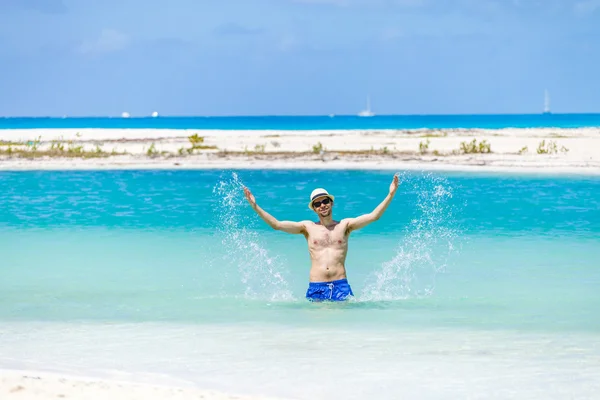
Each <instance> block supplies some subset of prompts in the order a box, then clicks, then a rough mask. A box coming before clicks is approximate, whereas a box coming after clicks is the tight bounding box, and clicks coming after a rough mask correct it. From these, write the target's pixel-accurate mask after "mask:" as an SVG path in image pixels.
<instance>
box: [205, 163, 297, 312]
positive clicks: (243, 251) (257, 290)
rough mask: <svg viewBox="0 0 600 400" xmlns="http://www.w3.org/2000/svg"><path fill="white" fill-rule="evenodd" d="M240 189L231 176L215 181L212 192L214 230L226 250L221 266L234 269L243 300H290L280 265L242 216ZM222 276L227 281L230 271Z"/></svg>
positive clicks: (236, 179)
mask: <svg viewBox="0 0 600 400" xmlns="http://www.w3.org/2000/svg"><path fill="white" fill-rule="evenodd" d="M243 188H244V184H243V182H242V180H241V179H240V177H239V176H238V175H237V174H236V173H235V172H233V173H232V176H231V178H228V179H224V180H221V181H219V182H218V183H217V185H216V186H215V187H214V190H213V193H214V194H215V195H217V196H218V197H219V199H218V201H217V204H219V205H218V207H216V213H217V215H216V218H217V220H218V221H219V225H218V228H217V230H218V232H219V233H220V234H221V236H222V238H223V239H222V240H221V243H222V245H223V246H224V248H225V250H226V255H225V256H224V258H225V261H226V263H225V264H226V265H230V266H237V267H238V275H239V279H240V280H241V282H242V284H243V285H244V295H245V297H247V298H251V299H266V300H272V301H274V300H291V299H293V295H292V292H291V290H290V289H289V284H288V281H287V279H286V278H285V274H286V271H285V267H284V265H285V264H284V262H283V261H282V260H280V259H279V258H278V257H276V256H272V255H271V254H270V252H269V250H268V249H267V248H266V246H265V244H264V243H262V242H261V240H260V239H259V235H258V233H257V232H256V231H254V230H252V220H251V219H250V218H248V217H247V216H244V215H243V214H242V207H243V206H244V205H245V204H246V200H245V198H244V195H243ZM224 274H225V275H226V277H227V276H228V275H229V277H230V271H224Z"/></svg>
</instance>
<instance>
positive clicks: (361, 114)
mask: <svg viewBox="0 0 600 400" xmlns="http://www.w3.org/2000/svg"><path fill="white" fill-rule="evenodd" d="M374 115H375V114H374V113H373V112H372V111H371V96H367V109H366V110H362V111H361V112H359V113H358V116H359V117H372V116H374Z"/></svg>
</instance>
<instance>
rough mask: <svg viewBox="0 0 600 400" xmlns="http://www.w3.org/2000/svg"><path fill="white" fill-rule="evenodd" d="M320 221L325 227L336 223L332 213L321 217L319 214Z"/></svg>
mask: <svg viewBox="0 0 600 400" xmlns="http://www.w3.org/2000/svg"><path fill="white" fill-rule="evenodd" d="M319 221H320V222H321V225H323V226H325V227H327V226H330V225H333V224H334V223H335V221H334V220H333V218H332V217H331V215H328V216H327V217H321V216H320V215H319Z"/></svg>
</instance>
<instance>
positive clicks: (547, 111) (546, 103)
mask: <svg viewBox="0 0 600 400" xmlns="http://www.w3.org/2000/svg"><path fill="white" fill-rule="evenodd" d="M544 114H550V94H548V90H546V91H545V93H544Z"/></svg>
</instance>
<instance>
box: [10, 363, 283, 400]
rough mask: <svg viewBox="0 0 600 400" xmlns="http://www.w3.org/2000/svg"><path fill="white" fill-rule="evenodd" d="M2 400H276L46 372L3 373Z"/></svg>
mask: <svg viewBox="0 0 600 400" xmlns="http://www.w3.org/2000/svg"><path fill="white" fill-rule="evenodd" d="M0 399H2V400H46V399H75V400H84V399H85V400H105V399H111V400H146V399H153V400H188V399H204V400H269V399H271V400H275V399H273V398H267V397H250V396H240V395H232V394H225V393H220V392H215V391H210V390H198V389H193V388H182V387H176V386H173V387H171V386H165V385H150V384H141V383H132V382H125V381H118V380H105V379H93V378H80V377H73V376H66V375H60V374H54V373H47V372H43V373H41V372H35V371H10V370H5V371H2V370H0Z"/></svg>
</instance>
